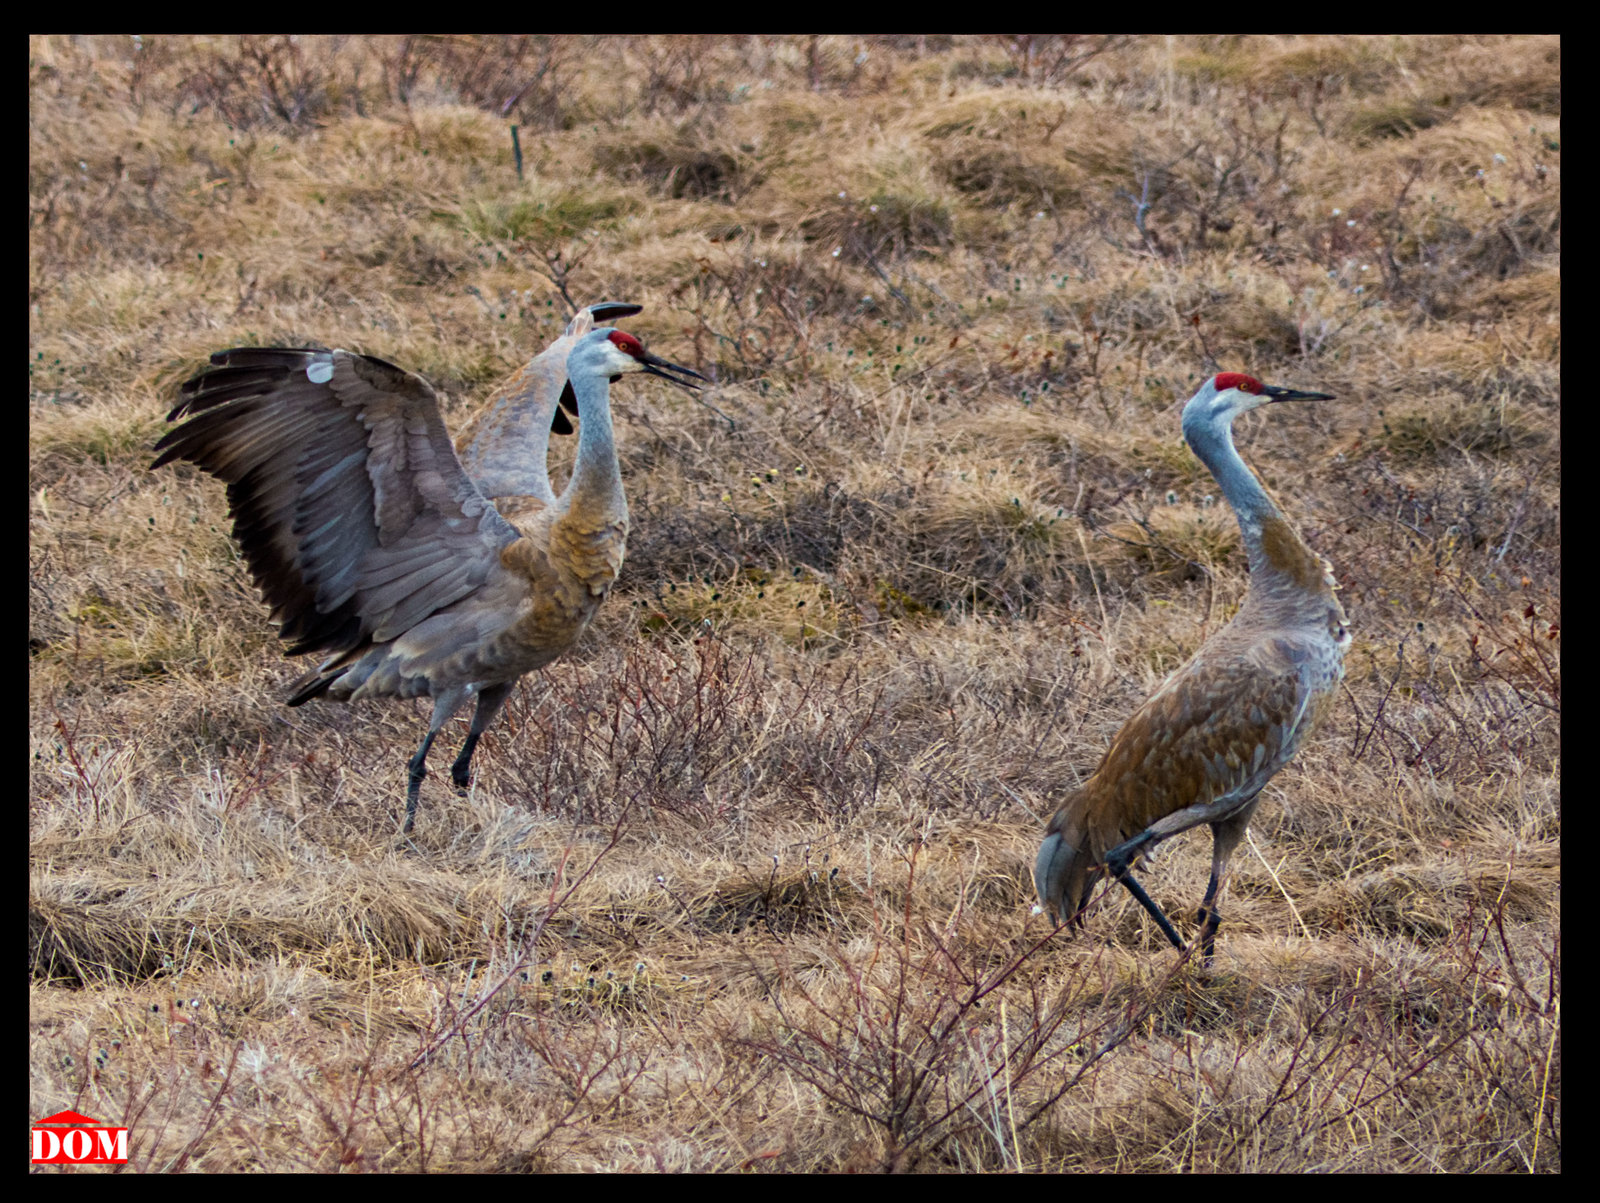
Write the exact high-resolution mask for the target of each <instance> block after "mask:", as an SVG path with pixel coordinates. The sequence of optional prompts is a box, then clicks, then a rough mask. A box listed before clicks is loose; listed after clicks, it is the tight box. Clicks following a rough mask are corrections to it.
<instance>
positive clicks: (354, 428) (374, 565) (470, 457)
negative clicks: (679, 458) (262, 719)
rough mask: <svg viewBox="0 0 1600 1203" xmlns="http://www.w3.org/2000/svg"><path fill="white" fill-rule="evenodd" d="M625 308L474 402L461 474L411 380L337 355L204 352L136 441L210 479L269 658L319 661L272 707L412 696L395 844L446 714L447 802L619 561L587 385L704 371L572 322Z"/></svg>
mask: <svg viewBox="0 0 1600 1203" xmlns="http://www.w3.org/2000/svg"><path fill="white" fill-rule="evenodd" d="M638 309H639V307H638V306H636V305H616V304H606V305H595V306H591V307H590V308H589V309H588V310H585V311H583V312H580V313H579V314H578V315H577V316H576V317H574V318H573V320H572V322H571V324H570V325H568V327H567V330H566V333H565V334H564V335H562V337H561V338H560V339H557V340H556V342H555V343H554V344H552V346H551V347H550V348H549V349H548V350H546V351H545V352H544V353H543V354H541V355H540V356H539V357H538V358H537V359H535V360H534V361H533V362H532V363H530V364H529V365H528V366H527V367H526V368H524V369H523V370H522V371H521V372H519V373H518V374H517V375H516V376H514V377H513V378H512V379H511V380H510V381H508V382H507V384H506V386H505V387H504V388H503V389H502V390H501V393H500V395H499V397H498V399H497V400H496V401H494V402H491V404H490V407H489V410H488V415H487V418H486V419H485V420H484V421H483V423H482V424H481V426H480V428H479V431H478V435H477V437H476V439H474V440H473V441H472V443H471V445H470V446H469V448H468V449H467V451H466V453H465V458H466V464H467V468H464V467H463V464H462V460H461V458H458V456H457V454H456V450H455V448H454V447H453V446H452V445H451V442H450V437H449V435H448V434H447V433H446V431H445V426H444V421H443V419H442V418H441V417H440V415H439V400H438V398H437V397H436V396H435V395H434V392H433V390H432V389H431V388H430V387H428V384H427V382H425V381H424V380H423V379H422V378H421V377H420V376H416V375H413V374H412V373H410V372H406V371H403V370H402V369H400V368H397V367H395V366H394V365H393V364H390V363H385V362H384V361H383V360H381V359H374V358H372V357H371V356H367V355H356V354H354V353H352V352H349V351H313V350H295V349H286V348H276V347H240V348H236V349H234V350H231V351H219V352H217V353H216V354H214V355H213V356H212V357H211V362H212V364H213V365H214V366H213V367H211V368H210V369H209V370H207V371H205V372H202V373H201V374H200V375H198V376H196V377H195V378H194V379H193V380H190V381H189V382H188V383H187V384H185V385H184V386H183V390H182V400H181V401H180V402H179V404H178V405H177V407H176V408H175V409H173V411H172V412H171V413H170V414H169V415H168V416H167V420H168V421H176V420H177V419H179V418H180V417H187V418H188V419H189V420H188V421H186V422H185V423H184V424H183V425H182V426H179V427H177V428H175V429H173V430H170V431H168V432H167V434H166V435H165V437H163V438H162V440H161V441H160V442H159V443H157V444H156V450H157V451H159V452H160V453H161V454H160V456H159V457H158V458H157V459H156V461H155V463H154V464H153V465H152V467H154V468H159V467H160V466H161V465H162V464H165V463H167V462H169V461H171V460H174V459H185V460H188V461H189V462H190V463H193V464H196V465H198V466H199V467H201V468H203V469H205V470H206V471H207V472H209V473H211V474H212V475H213V476H216V477H217V478H219V479H220V480H223V481H225V482H226V483H227V485H228V510H229V513H230V514H231V516H232V517H233V535H234V538H235V539H236V540H237V541H238V543H239V546H240V549H241V550H242V551H243V553H244V557H245V560H246V562H247V563H248V564H249V566H250V575H251V577H252V578H253V579H254V581H255V583H256V586H257V587H258V588H259V589H260V590H261V593H262V595H263V597H264V598H265V599H266V601H267V603H268V604H269V605H270V606H271V607H272V619H273V621H274V622H276V623H277V624H278V635H279V637H280V638H282V639H285V640H288V641H290V646H289V647H288V649H287V651H288V652H289V654H291V655H297V654H300V653H302V652H313V651H316V652H326V653H329V655H328V658H327V659H326V660H324V661H323V662H322V663H321V664H320V665H319V666H318V667H317V668H316V670H315V671H313V672H311V673H309V674H307V675H306V676H305V677H303V678H301V679H300V680H299V681H298V682H296V683H295V685H294V687H293V690H292V692H291V693H290V695H289V697H288V698H287V701H288V704H289V705H291V706H298V705H300V704H302V703H304V702H308V701H310V700H311V699H312V698H316V697H323V696H327V697H329V698H332V699H335V700H338V701H348V700H351V699H362V698H375V697H402V698H413V697H422V696H428V697H431V698H433V719H432V721H431V722H430V723H429V725H428V734H427V736H426V737H425V738H424V739H423V741H422V746H421V747H420V748H418V749H417V752H416V755H415V756H413V757H412V758H411V760H410V761H409V763H408V765H407V767H408V770H409V778H408V786H407V790H406V821H405V828H404V829H405V830H406V831H408V832H409V831H410V830H411V829H412V826H413V824H414V823H415V821H416V813H417V794H418V791H419V789H420V788H421V785H422V780H423V778H424V777H425V776H427V765H426V762H427V757H428V749H429V748H431V747H432V746H433V741H434V738H435V737H436V736H437V735H438V734H439V731H440V729H441V728H442V727H443V726H444V724H445V723H446V722H447V721H448V720H449V718H450V717H451V715H453V714H454V713H455V712H456V711H457V710H459V709H460V708H461V707H462V705H464V704H465V703H466V702H467V700H468V699H470V698H472V697H474V696H476V698H477V709H476V711H475V712H474V713H473V716H472V726H471V729H470V731H469V733H468V735H467V739H466V743H465V744H464V745H463V746H462V749H461V755H460V756H458V757H457V758H456V761H455V764H454V765H453V766H452V767H451V775H452V777H453V778H454V780H455V783H456V785H457V786H459V787H461V788H463V789H465V788H466V786H467V784H468V783H469V781H470V780H471V777H470V774H469V767H470V765H471V761H472V753H473V750H474V749H475V748H476V747H477V745H478V740H479V738H480V737H481V736H482V734H483V732H484V729H485V728H486V727H488V725H489V724H490V722H492V721H493V720H494V717H495V715H496V714H498V713H499V711H500V708H501V706H502V705H504V703H505V700H506V697H507V695H508V694H509V693H510V692H511V686H512V685H513V684H515V683H516V681H517V679H518V678H519V677H521V676H522V675H523V674H524V673H527V672H531V671H532V670H533V669H536V668H540V667H542V666H543V665H546V664H548V663H550V662H551V661H552V660H554V659H555V658H556V657H558V656H560V655H561V654H562V653H563V652H565V651H566V650H567V649H568V648H570V647H571V646H572V645H573V644H574V643H575V642H576V641H577V638H578V636H579V634H581V633H582V631H583V629H584V627H586V626H587V625H588V624H589V620H590V619H591V618H593V617H594V614H595V611H596V610H597V609H599V606H600V603H601V601H602V600H604V598H605V595H606V592H607V591H608V590H609V589H610V588H611V583H612V582H613V581H614V580H616V577H617V572H618V570H619V569H620V568H621V567H622V557H623V552H624V550H625V545H626V541H627V537H628V504H627V500H626V499H625V498H624V496H623V492H622V479H621V474H620V472H619V470H618V466H617V453H616V447H615V444H614V442H613V438H612V430H611V402H610V388H609V383H608V382H609V381H611V380H615V379H616V378H617V377H619V376H621V375H623V374H625V373H628V372H648V373H650V374H651V375H655V376H660V377H662V378H663V379H666V380H670V381H672V382H673V383H674V384H681V385H683V386H685V387H688V388H693V387H695V386H694V385H693V384H691V383H690V381H689V380H688V379H685V377H693V378H694V379H697V380H700V379H704V377H702V376H700V374H699V373H698V372H693V371H690V370H689V369H688V368H683V367H679V366H677V365H676V364H671V363H668V362H667V361H666V360H663V359H658V358H656V357H655V356H654V355H651V354H649V353H648V352H646V351H645V349H644V347H643V346H642V345H641V344H640V343H639V340H638V339H637V338H635V337H634V336H633V335H631V334H626V333H624V332H623V331H621V330H611V329H603V328H602V329H594V328H593V327H594V322H595V320H596V319H597V318H598V319H600V320H605V319H607V318H611V317H620V316H625V315H626V314H628V313H637V312H638ZM669 373H677V375H671V374H669ZM563 398H565V401H566V404H567V405H568V406H569V407H570V408H571V409H572V410H573V411H574V412H575V413H576V415H577V417H578V420H579V431H578V452H577V459H576V462H575V464H574V466H573V470H572V478H571V480H570V481H568V483H567V487H566V488H565V489H564V490H562V492H561V495H560V496H559V497H557V496H556V495H555V494H554V492H553V491H552V490H551V488H550V480H549V476H548V472H547V467H546V463H545V451H546V444H547V440H548V436H549V431H550V429H551V428H552V426H554V427H555V428H556V429H558V430H560V429H563V428H565V429H566V430H570V429H571V425H570V423H568V422H567V420H566V416H565V415H564V414H562V413H561V409H560V404H561V402H562V399H563ZM468 468H470V469H471V470H472V475H471V476H469V475H468ZM490 498H497V499H498V500H497V501H491V500H490Z"/></svg>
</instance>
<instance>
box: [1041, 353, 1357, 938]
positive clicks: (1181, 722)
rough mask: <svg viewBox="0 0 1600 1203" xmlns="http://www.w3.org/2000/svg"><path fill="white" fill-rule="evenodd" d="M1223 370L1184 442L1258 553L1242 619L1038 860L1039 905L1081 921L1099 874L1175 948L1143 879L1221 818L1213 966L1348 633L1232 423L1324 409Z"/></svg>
mask: <svg viewBox="0 0 1600 1203" xmlns="http://www.w3.org/2000/svg"><path fill="white" fill-rule="evenodd" d="M1329 399H1330V396H1329V394H1327V393H1304V392H1298V391H1296V390H1294V389H1286V388H1277V387H1274V386H1271V385H1264V384H1262V383H1261V382H1260V381H1259V380H1256V379H1254V378H1253V377H1250V376H1245V375H1243V374H1241V373H1239V372H1223V373H1222V374H1221V375H1219V376H1214V377H1212V378H1211V379H1210V380H1208V381H1206V383H1205V384H1204V385H1202V386H1201V388H1200V391H1199V392H1198V393H1196V394H1195V395H1194V396H1193V397H1192V398H1191V399H1190V401H1189V403H1188V404H1187V405H1185V406H1184V408H1183V434H1184V437H1185V438H1186V439H1187V440H1188V441H1189V446H1190V447H1191V448H1193V450H1194V453H1195V454H1196V455H1197V456H1199V457H1200V460H1201V462H1202V463H1204V464H1205V466H1206V467H1207V468H1209V469H1211V474H1212V475H1213V476H1215V477H1216V478H1217V483H1218V484H1219V485H1221V486H1222V493H1223V496H1224V497H1226V498H1227V499H1228V502H1229V504H1230V505H1232V506H1233V509H1234V513H1235V514H1236V515H1238V519H1239V529H1240V531H1241V533H1242V534H1243V537H1244V546H1245V550H1246V552H1247V553H1248V555H1249V558H1250V590H1249V593H1248V594H1247V595H1246V597H1245V600H1244V604H1243V605H1242V606H1240V607H1239V613H1238V614H1237V615H1236V616H1235V617H1234V619H1233V621H1232V622H1230V623H1229V624H1228V625H1227V626H1226V627H1224V628H1223V629H1222V630H1221V631H1219V632H1218V633H1217V634H1216V636H1215V637H1214V638H1212V639H1211V640H1209V641H1208V642H1207V643H1206V644H1205V645H1204V646H1203V647H1202V648H1201V649H1200V651H1199V652H1198V653H1196V655H1195V657H1194V659H1192V660H1190V661H1189V663H1188V664H1186V665H1184V666H1183V667H1182V668H1180V669H1179V670H1178V671H1177V672H1175V673H1173V674H1172V676H1171V677H1169V678H1168V679H1167V681H1166V683H1165V684H1163V685H1162V686H1161V688H1160V689H1158V690H1156V692H1155V693H1154V694H1152V695H1151V697H1150V699H1149V700H1148V701H1147V702H1145V704H1144V705H1143V706H1141V707H1140V708H1139V709H1138V710H1137V711H1135V712H1134V715H1133V717H1132V718H1130V719H1129V720H1128V721H1127V722H1126V723H1125V724H1123V727H1122V730H1121V731H1119V732H1118V733H1117V737H1116V739H1114V740H1113V741H1112V743H1111V748H1110V750H1109V751H1107V753H1106V755H1105V759H1104V760H1102V761H1101V762H1100V767H1099V768H1097V769H1096V770H1095V771H1094V775H1093V776H1091V777H1090V778H1089V780H1088V781H1086V782H1085V783H1084V785H1083V788H1082V789H1080V790H1078V791H1077V792H1076V793H1074V794H1073V795H1072V796H1071V797H1070V798H1068V799H1067V800H1066V802H1065V803H1064V804H1063V805H1062V807H1061V809H1060V810H1058V811H1056V813H1055V817H1054V818H1052V819H1051V820H1050V825H1049V827H1048V829H1047V831H1046V834H1045V838H1044V843H1043V845H1042V846H1041V847H1040V849H1039V857H1038V861H1037V862H1036V864H1035V866H1034V884H1035V886H1036V888H1037V889H1038V892H1039V902H1040V905H1041V907H1043V908H1044V909H1046V910H1048V911H1049V913H1050V915H1051V917H1052V918H1053V919H1055V920H1056V921H1057V922H1069V921H1072V922H1076V923H1078V924H1079V925H1081V924H1082V922H1083V920H1082V910H1083V907H1084V905H1085V904H1086V903H1087V902H1088V901H1089V893H1090V891H1091V890H1092V889H1093V887H1094V884H1095V881H1096V880H1097V879H1098V878H1099V877H1100V875H1101V874H1103V873H1107V872H1109V873H1110V875H1111V876H1112V877H1114V878H1116V879H1117V880H1118V881H1120V882H1121V883H1122V884H1123V885H1124V886H1126V887H1127V888H1128V891H1129V892H1130V893H1131V894H1132V895H1133V896H1134V897H1135V898H1136V899H1138V901H1139V904H1140V905H1141V906H1143V907H1144V908H1145V910H1147V911H1149V912H1150V915H1151V917H1152V918H1154V919H1155V921H1156V924H1157V925H1158V926H1159V927H1160V928H1161V931H1162V933H1163V934H1164V935H1165V936H1166V937H1167V939H1168V940H1170V941H1171V942H1172V946H1173V947H1174V948H1176V949H1178V950H1179V951H1180V952H1181V951H1183V941H1182V940H1180V939H1179V938H1178V933H1177V932H1176V931H1174V930H1173V928H1172V924H1171V923H1170V922H1169V921H1168V920H1167V917H1166V916H1165V915H1164V914H1162V913H1161V908H1160V907H1158V906H1156V904H1155V903H1154V902H1152V901H1151V900H1150V896H1149V895H1148V894H1146V893H1145V892H1144V888H1143V887H1142V886H1140V884H1139V882H1138V881H1137V879H1135V878H1134V876H1133V873H1132V872H1131V871H1130V870H1131V867H1132V865H1133V863H1134V862H1135V861H1136V860H1137V859H1138V858H1139V857H1141V856H1143V855H1145V854H1146V853H1148V852H1150V851H1151V850H1152V849H1153V848H1154V847H1155V846H1156V845H1157V844H1158V843H1159V842H1160V841H1162V840H1164V839H1166V838H1167V837H1168V836H1173V835H1177V834H1178V833H1179V832H1181V831H1187V830H1188V829H1189V828H1191V827H1197V826H1199V825H1200V824H1201V823H1209V824H1211V834H1212V840H1213V850H1212V856H1211V882H1210V884H1209V885H1208V886H1207V887H1206V896H1205V901H1204V902H1203V903H1201V905H1200V915H1199V921H1200V924H1201V928H1200V949H1201V952H1202V954H1203V955H1204V957H1205V959H1206V960H1207V961H1208V962H1209V961H1210V959H1211V954H1212V949H1213V945H1214V942H1215V938H1216V934H1217V928H1218V926H1219V925H1220V924H1221V922H1222V916H1221V913H1220V912H1219V911H1218V910H1217V894H1218V892H1219V891H1220V890H1221V886H1222V878H1223V873H1224V872H1225V870H1226V869H1227V865H1228V858H1229V857H1230V856H1231V855H1232V854H1233V850H1234V848H1235V847H1237V845H1238V843H1239V840H1240V839H1241V838H1242V837H1243V836H1244V833H1245V829H1246V828H1247V827H1248V826H1249V824H1250V816H1251V815H1252V814H1253V813H1254V812H1255V808H1256V803H1257V801H1258V800H1259V798H1260V794H1261V790H1262V787H1264V786H1265V785H1266V784H1267V782H1268V781H1270V780H1271V779H1272V776H1273V774H1274V773H1276V772H1277V771H1278V770H1279V769H1281V768H1282V767H1283V766H1284V765H1285V764H1287V763H1288V762H1289V760H1290V759H1291V758H1292V757H1293V756H1294V754H1295V752H1296V750H1297V749H1298V748H1299V747H1300V744H1301V742H1302V741H1303V740H1304V739H1305V737H1306V735H1307V734H1308V733H1309V732H1310V731H1311V730H1312V729H1313V728H1314V727H1315V726H1316V724H1317V723H1318V722H1319V721H1320V720H1321V719H1322V718H1323V717H1324V716H1325V715H1326V713H1327V711H1328V710H1329V708H1330V707H1331V705H1332V702H1333V696H1334V690H1335V689H1336V688H1337V686H1338V684H1339V681H1340V680H1341V679H1342V678H1343V676H1344V653H1345V649H1346V648H1348V647H1349V646H1350V630H1349V626H1348V622H1347V619H1346V617H1345V612H1344V607H1343V606H1341V605H1340V604H1339V599H1338V598H1337V597H1335V596H1334V590H1335V588H1336V585H1335V582H1334V578H1333V569H1332V566H1331V565H1329V564H1328V562H1327V561H1326V560H1324V559H1323V558H1322V557H1321V556H1319V555H1317V554H1316V553H1315V552H1314V551H1312V550H1311V549H1310V548H1309V547H1307V546H1306V545H1305V543H1304V542H1302V541H1301V539H1300V536H1299V535H1298V534H1296V533H1295V531H1294V529H1293V528H1292V527H1291V526H1290V525H1289V523H1288V522H1287V521H1285V519H1284V517H1283V515H1282V514H1281V513H1280V512H1279V511H1278V507H1277V506H1276V505H1274V504H1273V503H1272V500H1271V499H1270V498H1269V497H1268V496H1267V494H1266V490H1264V489H1263V488H1262V487H1261V483H1260V482H1259V481H1258V480H1257V479H1256V478H1255V476H1254V475H1253V474H1252V473H1251V471H1250V469H1249V468H1247V467H1245V463H1244V461H1243V460H1242V459H1240V458H1239V453H1238V452H1237V451H1236V450H1234V446H1233V420H1234V418H1236V417H1237V416H1238V415H1240V414H1242V413H1245V412H1247V411H1249V410H1252V409H1255V408H1256V407H1258V406H1261V405H1267V404H1270V403H1272V402H1276V401H1324V400H1329Z"/></svg>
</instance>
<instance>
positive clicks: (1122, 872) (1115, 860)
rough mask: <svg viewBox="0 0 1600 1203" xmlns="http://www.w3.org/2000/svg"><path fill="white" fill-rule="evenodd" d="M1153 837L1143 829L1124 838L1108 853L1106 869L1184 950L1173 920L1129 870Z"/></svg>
mask: <svg viewBox="0 0 1600 1203" xmlns="http://www.w3.org/2000/svg"><path fill="white" fill-rule="evenodd" d="M1153 839H1155V837H1154V836H1152V835H1151V834H1150V833H1149V832H1148V831H1141V832H1140V833H1139V834H1138V835H1136V836H1134V837H1133V838H1132V839H1131V840H1124V841H1123V842H1122V843H1120V844H1118V845H1117V846H1116V847H1115V848H1113V849H1112V850H1111V851H1110V852H1108V853H1106V861H1105V864H1106V871H1107V872H1108V873H1110V874H1111V876H1113V877H1115V878H1116V879H1117V880H1118V881H1120V882H1121V883H1122V884H1123V885H1124V886H1126V887H1127V888H1128V893H1130V894H1132V895H1133V896H1134V898H1136V899H1138V902H1139V905H1140V906H1142V907H1144V909H1145V910H1147V911H1149V912H1150V917H1151V918H1152V919H1154V920H1155V921H1156V926H1157V927H1159V928H1160V929H1161V934H1162V935H1164V936H1166V938H1167V939H1168V940H1170V941H1171V942H1172V946H1173V947H1174V948H1176V949H1177V950H1178V951H1179V952H1183V951H1184V947H1183V941H1182V940H1180V939H1178V933H1177V932H1176V931H1175V930H1173V927H1172V923H1171V921H1170V920H1168V918H1167V917H1166V915H1164V914H1163V913H1162V911H1161V908H1160V907H1159V906H1157V905H1156V904H1155V903H1154V902H1153V901H1152V900H1151V898H1150V895H1148V894H1146V893H1145V892H1144V887H1143V886H1142V885H1140V884H1139V881H1138V879H1137V878H1135V877H1134V875H1133V874H1132V873H1131V872H1130V871H1129V866H1130V865H1132V863H1133V860H1134V857H1136V856H1138V854H1139V850H1140V849H1141V848H1143V847H1144V846H1145V845H1146V844H1148V843H1150V842H1151V841H1152V840H1153Z"/></svg>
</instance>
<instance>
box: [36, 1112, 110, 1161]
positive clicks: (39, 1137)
mask: <svg viewBox="0 0 1600 1203" xmlns="http://www.w3.org/2000/svg"><path fill="white" fill-rule="evenodd" d="M127 1160H128V1130H127V1129H126V1128H108V1127H106V1126H105V1125H104V1124H102V1123H101V1122H100V1121H99V1120H97V1119H90V1118H89V1117H88V1116H87V1115H79V1114H78V1113H77V1112H76V1111H57V1112H56V1113H55V1114H54V1115H47V1116H45V1117H44V1118H43V1119H42V1120H40V1121H39V1122H38V1123H36V1124H34V1125H33V1162H34V1164H35V1165H116V1164H117V1163H118V1162H124V1161H127Z"/></svg>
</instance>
